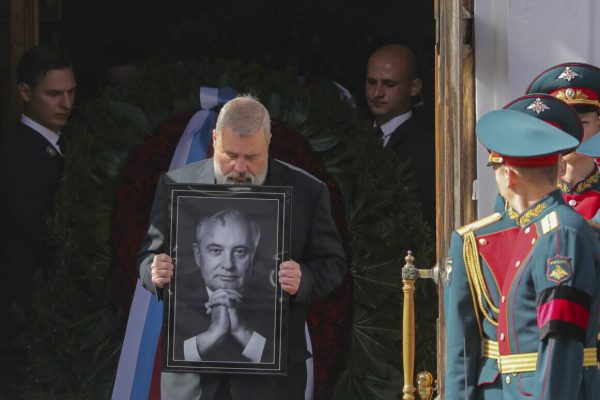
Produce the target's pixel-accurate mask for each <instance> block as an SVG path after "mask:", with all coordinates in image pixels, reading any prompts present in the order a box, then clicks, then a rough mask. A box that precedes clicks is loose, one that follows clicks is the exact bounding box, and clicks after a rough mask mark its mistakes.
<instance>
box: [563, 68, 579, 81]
mask: <svg viewBox="0 0 600 400" xmlns="http://www.w3.org/2000/svg"><path fill="white" fill-rule="evenodd" d="M578 76H581V75H579V74H578V73H577V72H575V71H573V70H572V69H571V67H566V68H565V70H564V71H563V72H562V73H561V74H560V75H559V76H558V79H565V80H566V81H568V82H571V80H573V79H575V78H577V77H578Z"/></svg>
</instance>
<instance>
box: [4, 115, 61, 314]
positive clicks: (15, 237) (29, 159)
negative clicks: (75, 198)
mask: <svg viewBox="0 0 600 400" xmlns="http://www.w3.org/2000/svg"><path fill="white" fill-rule="evenodd" d="M63 170H64V159H63V157H62V156H61V155H60V153H58V152H57V151H56V150H55V149H54V147H53V146H52V145H51V144H50V143H49V142H48V141H47V140H46V139H45V138H44V137H43V136H42V135H40V134H39V133H38V132H36V131H35V130H33V129H31V128H30V127H28V126H26V125H24V124H23V123H21V122H19V124H18V125H17V127H16V128H15V129H14V130H13V131H12V132H10V133H9V134H7V135H3V136H0V182H2V185H3V187H2V190H1V191H0V210H1V211H0V239H1V240H0V249H1V253H0V254H2V259H3V264H4V265H3V269H4V270H5V271H10V279H5V280H3V284H2V287H3V290H2V298H5V299H6V298H7V297H8V298H9V299H15V300H16V301H17V302H18V303H20V304H21V305H23V306H25V307H26V308H27V307H28V306H29V302H30V299H29V296H30V287H31V284H32V277H33V275H34V273H35V272H36V271H39V270H41V271H42V272H44V273H45V272H46V270H47V268H48V267H49V266H50V264H51V263H52V258H53V246H52V245H51V240H49V237H48V225H47V221H48V216H49V215H51V214H52V213H53V211H54V197H55V195H56V191H57V189H58V185H59V182H60V178H61V176H62V173H63Z"/></svg>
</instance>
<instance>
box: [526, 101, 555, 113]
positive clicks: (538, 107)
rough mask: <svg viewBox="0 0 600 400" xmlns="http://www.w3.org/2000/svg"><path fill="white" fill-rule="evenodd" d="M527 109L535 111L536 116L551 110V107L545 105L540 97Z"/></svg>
mask: <svg viewBox="0 0 600 400" xmlns="http://www.w3.org/2000/svg"><path fill="white" fill-rule="evenodd" d="M527 109H528V110H533V111H535V113H536V114H540V113H543V112H544V111H546V110H549V109H550V107H548V106H547V105H545V104H544V102H543V101H542V99H540V98H539V97H538V98H537V99H535V101H534V102H533V103H531V104H530V105H529V107H527Z"/></svg>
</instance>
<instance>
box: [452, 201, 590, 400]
mask: <svg viewBox="0 0 600 400" xmlns="http://www.w3.org/2000/svg"><path fill="white" fill-rule="evenodd" d="M517 223H518V225H519V228H518V231H516V236H514V238H513V239H512V240H513V243H512V245H510V246H508V247H505V251H504V255H503V256H502V259H503V260H504V261H503V262H501V263H500V264H495V263H493V262H492V263H491V264H487V265H488V267H489V269H490V271H488V273H491V274H493V275H494V277H495V278H496V283H497V284H498V286H497V288H498V290H499V292H498V293H497V294H496V293H494V290H493V286H491V287H490V290H489V291H488V297H490V298H491V300H492V302H494V301H495V300H497V298H498V297H499V303H498V304H497V308H496V309H497V313H496V315H497V320H496V323H497V327H496V339H497V347H495V348H493V349H490V348H489V347H487V348H486V346H482V345H481V340H477V339H479V338H478V337H477V336H475V335H477V334H480V335H484V339H486V337H485V335H487V336H488V338H489V339H490V340H493V337H491V336H492V334H489V333H488V332H489V330H490V328H489V327H488V328H487V329H486V322H483V325H479V324H480V322H479V321H477V314H475V312H474V311H475V307H474V306H473V304H478V303H477V296H471V297H472V298H471V301H470V303H469V301H468V300H467V299H465V298H464V297H465V296H464V294H463V296H462V298H461V296H460V292H461V291H463V292H464V291H465V289H466V290H469V288H468V286H469V283H468V282H469V279H468V277H467V279H466V280H467V284H466V287H465V283H464V280H465V278H464V273H463V276H460V275H459V272H460V268H459V267H460V266H462V265H459V264H461V263H455V264H454V265H453V268H452V273H451V275H450V280H449V282H448V286H447V288H446V299H445V300H446V302H445V303H446V304H445V308H446V312H447V314H446V323H447V328H448V330H447V351H448V354H447V357H448V361H447V363H448V365H447V368H448V370H447V374H448V375H447V378H446V385H447V386H446V387H447V392H446V398H449V399H450V398H451V399H454V398H486V399H488V398H500V399H521V398H527V399H529V398H535V399H577V398H580V399H591V398H593V397H592V393H594V391H596V394H597V393H598V370H597V369H596V368H595V367H586V368H584V367H583V365H584V354H586V358H587V363H588V365H590V360H589V358H590V357H588V356H590V355H591V356H594V355H595V354H593V353H591V352H589V351H586V352H585V353H584V350H583V349H584V347H587V348H591V347H595V336H596V332H597V329H598V321H597V320H598V295H599V291H600V286H599V282H598V281H599V272H598V268H597V266H596V264H597V256H598V254H600V251H599V250H600V247H599V245H598V241H597V239H596V238H595V235H594V233H593V232H592V230H591V228H590V226H589V224H588V223H587V222H586V221H585V220H583V219H582V218H581V216H579V215H578V214H577V213H576V212H575V211H573V210H572V209H571V208H570V207H569V206H567V205H566V204H565V203H564V201H563V199H562V197H561V194H560V192H559V191H555V192H553V193H551V194H550V195H548V196H547V197H545V198H544V199H542V200H541V201H540V202H539V203H537V204H536V205H534V206H532V207H531V208H530V209H528V210H526V212H524V213H523V214H522V215H520V216H519V218H518V219H517ZM457 236H458V234H457V235H455V236H454V237H453V242H456V241H457V240H458V239H456V237H457ZM477 238H478V240H477V242H478V243H480V241H479V238H480V236H477ZM479 250H480V252H481V246H480V247H479ZM456 252H457V249H456V245H455V244H454V243H453V246H451V254H450V255H453V254H456ZM482 258H484V257H483V256H482ZM496 265H498V267H499V268H500V269H498V270H496ZM463 268H464V267H463ZM468 268H469V267H468V266H467V269H468ZM482 270H483V271H484V272H483V274H484V276H485V269H482ZM471 281H472V280H471ZM487 281H488V279H486V283H487ZM460 301H462V302H463V304H462V305H461V304H453V303H458V302H460ZM477 308H478V309H481V307H477ZM489 308H490V309H491V308H492V307H491V306H490V307H489ZM461 310H462V314H461V313H460V311H461ZM492 311H494V310H493V309H492ZM471 314H473V315H474V316H470V315H471ZM480 314H484V313H483V311H481V312H480ZM461 318H462V319H463V320H464V321H461ZM484 318H485V316H484ZM485 319H486V320H487V318H485ZM455 325H456V326H458V327H455ZM473 325H475V327H476V329H477V328H478V326H482V331H483V332H482V333H479V332H477V331H475V333H473V331H474V330H473V328H472V326H473ZM461 330H463V331H464V332H461ZM492 330H493V329H492ZM461 334H462V335H461ZM460 342H462V343H460ZM477 346H479V349H478V348H477ZM590 350H591V349H590ZM461 351H462V353H461ZM593 361H594V360H591V364H595V363H594V362H593ZM453 363H454V364H457V365H453ZM459 369H462V372H461V371H460V370H459ZM475 371H477V372H475ZM465 372H466V373H465ZM498 373H500V376H498ZM494 375H495V376H494ZM461 376H462V381H461V380H460V377H461ZM498 377H499V378H500V379H499V380H497V379H498ZM461 383H462V388H461V386H460V384H461ZM486 384H488V385H490V386H491V387H495V388H497V390H490V391H489V393H487V394H486V391H485V385H486ZM476 385H477V386H476ZM474 387H477V389H475V388H474ZM465 393H466V396H465ZM488 394H489V395H488Z"/></svg>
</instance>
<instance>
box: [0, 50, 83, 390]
mask: <svg viewBox="0 0 600 400" xmlns="http://www.w3.org/2000/svg"><path fill="white" fill-rule="evenodd" d="M17 83H18V86H17V88H18V93H19V96H20V98H21V100H22V102H23V115H22V116H21V119H20V121H19V123H18V124H17V126H16V128H15V129H14V130H13V131H12V132H9V133H8V134H6V135H1V136H0V182H2V185H3V189H2V190H1V191H0V209H1V210H2V212H1V213H0V252H1V254H2V259H3V263H2V270H3V272H4V275H5V276H10V279H3V280H2V284H1V290H2V296H1V297H0V298H1V299H2V300H1V301H2V304H1V312H2V316H3V318H5V317H8V320H7V319H5V320H3V322H2V332H1V333H2V335H1V336H0V337H1V338H2V342H1V343H2V344H1V345H0V349H1V348H3V347H5V345H7V344H8V343H12V344H14V343H15V342H16V338H18V337H19V335H15V332H16V331H17V332H18V331H19V330H20V329H22V328H23V327H24V326H25V324H27V323H28V317H29V314H30V312H31V310H30V308H31V286H32V284H33V276H34V275H35V274H36V273H40V272H41V273H42V276H43V275H44V274H46V273H47V270H48V267H49V266H50V265H51V263H52V258H53V247H52V245H51V242H52V241H51V240H49V237H48V226H47V219H48V217H49V215H51V214H52V212H53V207H54V196H55V194H56V190H57V187H58V183H59V180H60V177H61V175H62V172H63V168H64V154H63V153H64V148H61V145H60V144H59V138H61V129H62V128H63V127H64V126H65V124H66V123H67V120H68V118H69V115H70V114H71V109H72V107H73V101H74V99H75V77H74V74H73V69H72V67H71V63H70V61H69V59H68V58H67V57H66V55H64V54H62V53H60V52H58V51H56V50H55V49H52V48H50V47H46V46H38V47H34V48H31V49H29V50H28V51H27V52H25V54H24V55H23V56H22V58H21V60H20V61H19V63H18V65H17ZM9 338H10V339H9ZM5 339H6V340H5ZM4 365H6V366H8V367H9V368H10V369H11V371H12V370H14V368H15V364H13V363H9V362H6V363H4ZM1 375H2V376H3V377H4V376H6V375H5V374H1ZM11 383H15V382H14V380H13V382H11ZM2 386H3V387H4V385H2Z"/></svg>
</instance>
